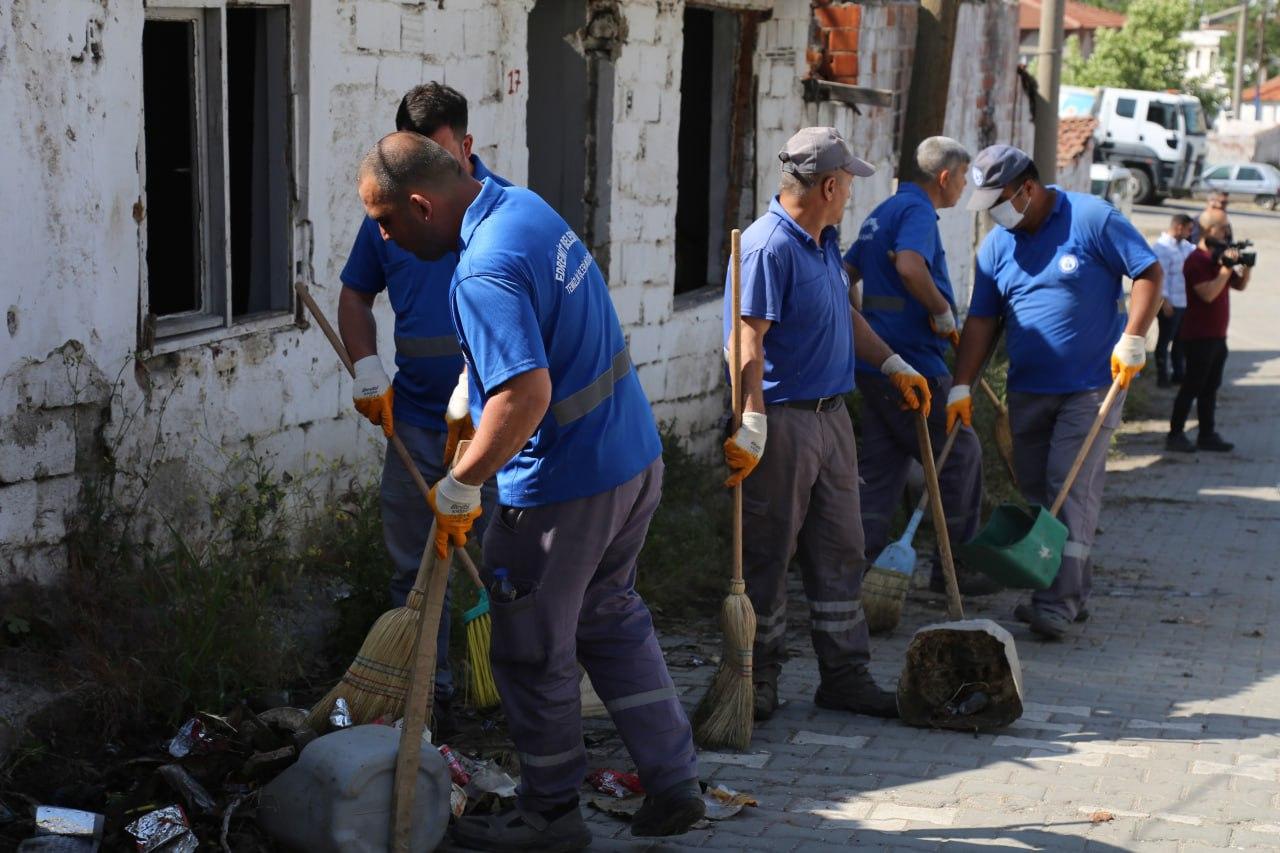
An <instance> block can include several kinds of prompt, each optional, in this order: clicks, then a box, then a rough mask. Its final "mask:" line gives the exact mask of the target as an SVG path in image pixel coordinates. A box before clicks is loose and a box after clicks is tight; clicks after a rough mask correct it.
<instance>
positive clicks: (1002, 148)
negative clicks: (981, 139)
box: [966, 145, 1031, 210]
mask: <svg viewBox="0 0 1280 853" xmlns="http://www.w3.org/2000/svg"><path fill="white" fill-rule="evenodd" d="M1030 165H1031V158H1030V157H1029V156H1028V155H1027V152H1025V151H1023V150H1022V149H1021V148H1014V147H1013V146H1012V145H989V146H987V147H986V148H983V149H982V150H981V151H979V152H978V156H977V157H974V158H973V165H972V166H970V167H969V178H970V179H971V180H972V181H973V194H972V195H971V196H969V203H968V205H966V207H967V208H968V209H969V210H989V209H990V208H991V207H992V206H993V205H994V204H995V203H996V199H998V198H1000V191H1001V190H1003V189H1004V188H1005V187H1007V186H1008V185H1009V184H1011V183H1013V182H1014V181H1015V180H1017V178H1018V176H1019V175H1021V174H1022V173H1023V172H1025V171H1026V170H1027V167H1028V166H1030Z"/></svg>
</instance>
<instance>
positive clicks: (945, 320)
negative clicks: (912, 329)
mask: <svg viewBox="0 0 1280 853" xmlns="http://www.w3.org/2000/svg"><path fill="white" fill-rule="evenodd" d="M929 328H930V329H932V330H933V333H934V334H935V335H937V336H938V337H940V338H946V339H947V340H948V341H950V342H951V345H952V346H953V347H958V346H960V330H959V329H957V328H956V315H955V314H952V313H951V309H950V308H948V309H947V310H946V311H943V312H942V313H941V314H934V315H932V316H931V317H929Z"/></svg>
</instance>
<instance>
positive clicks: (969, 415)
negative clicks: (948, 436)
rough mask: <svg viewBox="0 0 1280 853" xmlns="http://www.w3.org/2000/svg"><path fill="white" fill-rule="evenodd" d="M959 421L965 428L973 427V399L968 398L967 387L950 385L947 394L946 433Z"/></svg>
mask: <svg viewBox="0 0 1280 853" xmlns="http://www.w3.org/2000/svg"><path fill="white" fill-rule="evenodd" d="M957 419H958V420H959V421H960V422H961V423H962V424H964V425H965V426H967V427H971V426H973V397H971V396H969V386H968V385H952V386H951V390H950V391H948V392H947V432H948V433H950V432H951V428H952V427H953V426H955V423H956V420H957Z"/></svg>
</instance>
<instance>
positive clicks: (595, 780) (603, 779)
mask: <svg viewBox="0 0 1280 853" xmlns="http://www.w3.org/2000/svg"><path fill="white" fill-rule="evenodd" d="M587 781H588V782H590V783H591V787H593V788H595V789H596V790H597V791H599V792H600V793H602V794H608V795H610V796H612V797H617V798H618V799H620V800H621V799H623V798H624V797H629V796H631V795H632V794H643V793H644V786H643V785H641V784H640V777H639V776H637V775H636V774H634V773H623V772H622V771H620V770H608V769H605V768H601V769H599V770H592V771H591V772H590V773H588V774H587Z"/></svg>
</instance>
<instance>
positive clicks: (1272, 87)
mask: <svg viewBox="0 0 1280 853" xmlns="http://www.w3.org/2000/svg"><path fill="white" fill-rule="evenodd" d="M1257 90H1258V87H1257V86H1250V87H1249V88H1248V89H1245V90H1244V92H1242V93H1241V94H1240V100H1241V101H1242V102H1244V103H1246V104H1249V103H1252V102H1253V99H1254V98H1255V97H1257ZM1262 101H1263V103H1271V102H1273V101H1280V77H1272V78H1271V79H1269V80H1268V81H1267V82H1265V83H1263V84H1262Z"/></svg>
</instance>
